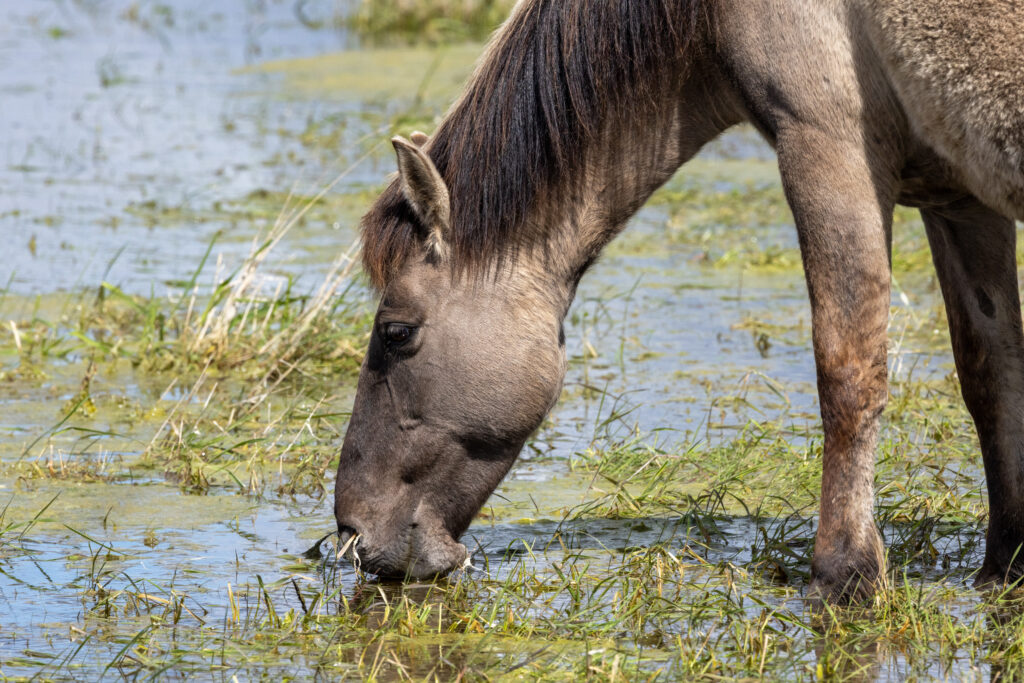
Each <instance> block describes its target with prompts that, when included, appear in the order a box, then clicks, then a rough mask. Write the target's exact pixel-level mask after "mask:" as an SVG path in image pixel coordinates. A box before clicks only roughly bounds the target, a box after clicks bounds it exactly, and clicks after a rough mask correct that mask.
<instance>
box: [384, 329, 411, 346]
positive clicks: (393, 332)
mask: <svg viewBox="0 0 1024 683" xmlns="http://www.w3.org/2000/svg"><path fill="white" fill-rule="evenodd" d="M412 331H413V327H412V326H411V325H403V324H401V323H388V324H387V325H385V326H384V340H385V341H386V342H387V343H388V344H392V345H395V346H398V345H399V344H404V343H405V342H407V341H409V337H411V336H412Z"/></svg>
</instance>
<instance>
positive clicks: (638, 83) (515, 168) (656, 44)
mask: <svg viewBox="0 0 1024 683" xmlns="http://www.w3.org/2000/svg"><path fill="white" fill-rule="evenodd" d="M705 4H706V3H704V2H700V1H699V0H525V1H524V2H522V3H520V5H519V6H517V8H516V10H515V12H514V14H513V15H512V17H511V18H510V19H509V20H508V22H506V24H505V25H504V26H503V27H502V29H500V30H499V32H498V33H497V35H496V36H495V38H494V40H493V42H492V44H491V45H490V47H489V49H488V50H487V52H486V54H485V56H484V59H483V62H482V63H481V65H480V67H479V68H478V70H477V72H476V74H475V75H474V77H473V79H472V81H471V82H470V85H469V87H468V89H467V91H466V93H465V95H464V96H463V98H462V99H461V100H460V101H459V102H458V103H457V104H456V105H455V107H454V108H453V109H452V111H451V112H450V113H449V115H448V116H447V117H446V118H445V120H444V121H443V122H442V123H441V126H440V127H439V128H438V130H437V132H436V133H435V134H434V135H433V136H432V138H431V142H430V144H429V155H430V157H431V158H432V159H433V161H434V163H435V165H436V166H437V168H438V170H439V171H440V172H441V175H442V177H444V179H445V182H446V183H447V184H448V188H449V192H450V194H451V202H452V206H451V209H452V211H451V222H452V235H451V242H452V245H451V246H452V254H453V258H454V259H455V262H456V263H457V264H459V266H460V267H461V268H472V267H476V266H480V265H482V264H485V263H488V262H492V261H493V260H494V259H495V258H496V257H500V256H501V255H503V254H508V253H510V252H513V253H514V252H515V251H517V250H519V249H521V248H523V247H530V246H536V245H538V244H543V243H544V237H545V230H544V227H546V226H539V225H533V224H531V223H530V222H529V221H528V220H527V219H528V216H529V214H530V213H531V212H532V211H533V210H534V209H535V207H536V206H538V204H539V203H541V202H557V201H558V200H559V199H560V198H562V197H565V196H566V194H567V193H571V192H572V188H573V185H574V184H575V183H580V182H582V180H583V179H582V177H581V176H582V175H583V174H582V173H580V172H579V171H580V170H582V168H583V158H584V156H585V154H586V150H587V148H588V146H589V144H590V143H591V142H592V141H593V140H594V139H595V136H596V134H597V133H598V130H599V128H600V127H601V126H602V124H603V123H604V122H606V121H607V120H608V117H609V116H612V115H626V116H630V115H634V114H641V113H642V112H643V110H644V109H645V108H651V107H653V106H655V103H656V102H657V101H658V99H659V98H660V96H661V93H660V91H659V90H658V88H663V87H664V86H665V79H671V78H675V77H676V76H677V75H678V74H679V73H680V71H681V70H683V68H684V66H685V61H684V60H685V57H686V55H687V48H688V47H689V46H690V43H691V42H692V39H693V37H694V35H695V34H696V32H697V30H698V28H699V26H700V21H701V19H702V16H703V9H702V8H703V7H704V6H705ZM362 230H363V265H364V268H365V270H366V271H367V273H368V274H369V275H370V278H371V280H372V281H373V283H374V284H375V285H376V286H377V287H378V288H379V287H382V286H383V284H384V283H385V282H386V281H387V279H388V278H389V276H390V274H391V273H393V272H394V269H395V268H397V267H399V266H400V265H401V264H402V262H403V261H404V259H405V258H406V256H407V255H408V254H410V253H413V250H415V249H422V244H423V242H422V237H421V235H422V234H423V232H422V227H421V226H419V225H417V221H416V218H415V216H414V214H413V212H412V209H411V207H410V206H409V205H408V203H407V202H406V201H405V199H404V198H403V197H402V193H401V191H400V189H399V188H398V185H397V182H393V183H392V184H391V185H390V186H389V187H388V188H387V189H386V190H385V191H384V193H383V194H382V195H381V196H380V197H379V198H378V199H377V201H376V202H375V203H374V205H373V207H372V208H371V209H370V211H369V213H367V215H366V216H365V217H364V218H363V223H362Z"/></svg>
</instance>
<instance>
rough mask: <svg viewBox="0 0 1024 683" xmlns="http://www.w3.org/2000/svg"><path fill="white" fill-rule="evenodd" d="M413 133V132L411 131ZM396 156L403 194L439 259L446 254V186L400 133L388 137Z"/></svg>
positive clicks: (448, 210) (427, 159) (447, 205)
mask: <svg viewBox="0 0 1024 683" xmlns="http://www.w3.org/2000/svg"><path fill="white" fill-rule="evenodd" d="M414 135H415V134H414ZM391 144H392V145H394V147H395V153H396V154H397V155H398V176H399V178H400V182H401V183H402V194H404V195H405V198H406V199H407V200H408V201H409V203H410V204H412V208H413V211H415V212H416V216H417V217H418V218H419V219H420V221H421V222H422V223H423V225H424V226H426V228H427V231H428V233H427V247H428V248H429V249H430V250H431V251H432V252H433V253H434V255H435V256H437V257H438V258H442V259H443V258H445V257H446V256H447V255H448V239H447V236H448V232H449V229H450V222H449V216H450V215H451V203H450V201H449V199H448V187H447V186H446V185H445V184H444V179H443V178H442V177H441V174H440V173H438V171H437V167H436V166H434V162H433V161H431V160H430V157H428V156H427V155H426V154H425V153H424V152H423V150H421V149H420V148H419V145H417V144H415V143H414V142H410V141H409V140H406V139H405V138H403V137H401V136H397V137H394V138H391Z"/></svg>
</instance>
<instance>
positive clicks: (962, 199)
mask: <svg viewBox="0 0 1024 683" xmlns="http://www.w3.org/2000/svg"><path fill="white" fill-rule="evenodd" d="M1022 41H1024V7H1021V6H1020V5H1019V3H1018V2H1016V0H629V1H628V2H627V1H624V0H618V1H617V0H522V1H521V2H520V3H519V4H518V5H517V7H516V8H515V10H514V11H513V14H512V16H511V17H510V18H509V19H508V21H507V22H506V23H505V24H504V25H503V27H502V28H501V29H500V30H499V31H498V33H497V34H496V35H495V37H494V38H493V40H492V41H491V43H490V45H489V47H488V49H487V51H486V53H485V55H484V56H483V58H482V61H481V62H480V64H479V66H478V68H477V70H476V72H475V73H474V75H473V77H472V79H471V81H470V83H469V85H468V87H467V90H466V91H465V93H464V94H463V96H462V97H461V99H459V100H458V101H457V102H456V104H455V105H454V106H453V107H452V109H451V111H450V112H449V113H448V115H447V116H446V118H445V119H444V120H443V121H442V122H441V124H440V126H439V128H438V129H437V131H436V132H435V133H434V134H433V135H432V136H431V137H430V138H427V136H425V135H423V134H414V135H413V136H412V139H411V140H406V139H404V138H401V137H396V138H395V139H394V140H393V141H392V142H393V144H394V147H395V151H396V152H397V155H398V168H399V175H398V177H397V179H396V180H395V181H394V182H392V183H391V185H390V186H389V187H388V188H387V189H386V190H384V192H383V194H382V195H381V196H380V197H379V198H378V199H377V201H376V202H375V203H374V204H373V206H372V207H371V209H370V210H369V212H368V213H367V215H366V216H365V218H364V219H363V224H362V230H363V242H364V246H363V263H364V267H365V270H366V272H367V273H368V274H369V277H370V278H371V280H372V282H373V284H374V286H375V287H376V288H377V289H378V291H379V292H380V295H381V299H380V307H379V310H378V311H377V316H376V319H375V321H374V326H373V331H372V335H371V337H370V344H369V349H368V352H367V355H366V359H365V361H364V363H363V367H362V371H361V373H360V377H359V385H358V390H357V394H356V399H355V407H354V409H353V413H352V419H351V423H350V424H349V427H348V432H347V434H346V436H345V441H344V445H343V447H342V450H341V456H340V462H339V465H338V480H337V489H336V493H335V516H336V518H337V522H338V527H339V529H340V531H341V532H342V536H343V538H346V539H347V538H350V537H352V536H353V535H356V534H358V552H359V555H360V557H361V561H362V566H363V568H364V569H366V570H367V571H369V572H372V573H376V574H379V575H382V576H398V577H401V576H407V577H423V576H428V575H433V574H436V573H441V572H445V571H447V570H450V569H452V568H453V567H456V566H458V565H460V564H461V563H462V562H463V561H464V560H465V559H466V555H467V553H466V549H465V547H464V546H462V545H461V544H459V542H458V538H459V536H460V535H461V534H462V533H463V532H464V531H465V530H466V528H467V527H468V526H469V524H470V521H471V520H472V519H473V517H474V515H475V514H476V513H477V511H478V510H479V509H480V508H481V506H482V505H483V504H484V502H485V501H486V499H487V497H488V496H489V495H490V494H491V492H492V491H494V489H495V488H496V487H497V485H498V484H499V482H500V481H501V479H502V477H504V475H505V474H506V472H508V470H509V468H510V467H511V466H512V463H513V461H514V460H515V458H516V456H517V454H518V453H519V451H520V449H521V448H522V446H523V444H524V443H525V441H526V439H527V438H528V437H529V436H530V434H531V433H533V431H534V430H535V429H537V427H538V426H539V425H540V423H541V421H542V419H543V418H544V416H545V415H546V414H547V412H548V411H549V410H550V408H551V407H552V405H553V404H554V403H555V401H556V399H557V398H558V396H559V393H560V389H561V386H562V379H563V376H564V373H565V369H566V360H565V336H564V332H563V321H564V319H565V316H566V312H567V311H568V309H569V304H570V302H571V301H572V299H573V296H574V294H575V292H576V287H577V284H578V283H579V280H580V277H581V276H582V275H583V274H584V273H585V272H586V271H587V268H588V267H589V266H590V265H591V264H592V263H593V262H594V260H595V258H596V257H597V256H598V254H599V253H600V252H601V250H602V248H603V247H604V246H605V245H606V244H607V243H608V242H609V240H611V239H612V238H613V237H615V235H616V234H617V233H618V232H619V231H620V230H621V229H622V228H623V226H624V225H625V223H626V221H627V219H628V218H629V217H630V216H632V215H633V213H635V212H636V211H637V209H638V208H639V207H640V206H641V205H642V204H643V203H644V201H645V200H646V199H647V198H648V197H649V196H650V195H651V193H652V192H653V191H654V190H655V189H656V188H657V187H659V186H660V185H661V184H662V183H664V182H665V181H666V180H667V179H668V178H669V177H670V176H671V175H672V174H673V172H674V171H675V170H676V169H677V168H679V166H680V165H681V164H683V163H685V162H686V161H687V160H689V159H690V158H691V157H693V155H694V154H696V153H697V151H698V150H700V148H701V147H702V146H703V145H704V144H705V143H707V142H708V141H710V140H712V139H713V138H714V137H716V136H717V135H719V134H720V133H721V132H722V131H724V130H726V129H727V128H729V127H731V126H733V125H736V124H738V123H740V122H743V121H748V122H750V123H752V124H753V125H754V126H755V127H756V128H757V129H758V131H760V133H761V134H762V135H763V136H764V137H765V138H766V139H767V140H768V141H769V142H770V143H771V144H772V145H773V146H774V148H775V150H776V152H777V156H778V164H779V170H780V172H781V177H782V184H783V187H784V190H785V194H786V199H787V201H788V203H789V206H790V207H791V209H792V212H793V216H794V218H795V223H796V230H797V234H798V236H799V243H800V249H801V254H802V257H803V265H804V270H805V274H806V281H807V289H808V294H809V295H810V301H811V311H812V324H813V346H814V360H815V363H816V367H817V380H818V393H819V397H820V405H821V418H822V426H823V430H824V455H823V471H822V482H821V512H820V517H819V521H818V527H817V535H816V542H815V548H814V558H813V562H812V583H811V585H810V587H809V592H810V593H811V594H812V595H815V596H817V597H818V598H819V599H824V600H831V601H835V602H841V601H847V600H855V599H863V598H865V597H867V596H869V595H871V593H872V592H873V591H874V590H875V589H876V587H877V586H878V585H879V584H880V582H881V581H883V580H884V576H885V559H884V548H883V544H882V540H881V536H880V535H879V532H878V528H877V526H876V525H875V523H874V520H873V517H872V508H873V478H874V452H875V446H876V441H877V437H878V429H879V416H880V414H881V413H882V409H883V407H884V406H885V403H886V398H887V387H886V378H887V372H886V327H887V321H888V314H889V304H890V293H889V286H890V249H891V225H892V214H893V208H894V206H895V205H896V204H897V203H901V204H905V205H910V206H914V207H918V208H919V209H920V212H921V215H922V217H923V218H924V224H925V227H926V229H927V234H928V239H929V243H930V245H931V249H932V254H933V259H934V262H935V267H936V270H937V272H938V277H939V281H940V283H941V288H942V293H943V297H944V299H945V304H946V312H947V315H948V318H949V327H950V332H951V336H952V342H953V351H954V355H955V358H956V367H957V371H958V373H959V376H960V381H961V385H962V387H963V397H964V400H965V401H966V403H967V407H968V409H969V410H970V412H971V415H972V416H973V418H974V421H975V425H976V428H977V432H978V436H979V437H980V442H981V452H982V456H983V458H984V463H985V474H986V477H987V480H988V495H989V504H990V508H991V513H990V519H989V528H988V536H987V543H986V548H985V560H984V565H983V566H982V567H981V570H980V572H979V574H978V582H979V583H982V584H989V583H1002V582H1004V581H1013V580H1016V579H1018V578H1020V577H1021V576H1022V575H1024V552H1022V551H1021V544H1022V543H1024V336H1022V327H1021V306H1020V301H1019V296H1018V292H1017V272H1016V262H1015V254H1014V249H1015V228H1014V219H1024V55H1022V53H1021V51H1020V45H1021V43H1022Z"/></svg>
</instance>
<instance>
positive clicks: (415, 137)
mask: <svg viewBox="0 0 1024 683" xmlns="http://www.w3.org/2000/svg"><path fill="white" fill-rule="evenodd" d="M429 139H430V138H428V137H427V134H426V133H424V132H422V131H419V130H414V131H413V132H412V134H411V135H410V136H409V140H411V141H412V144H414V145H416V146H417V147H422V146H423V145H425V144H427V140H429Z"/></svg>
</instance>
